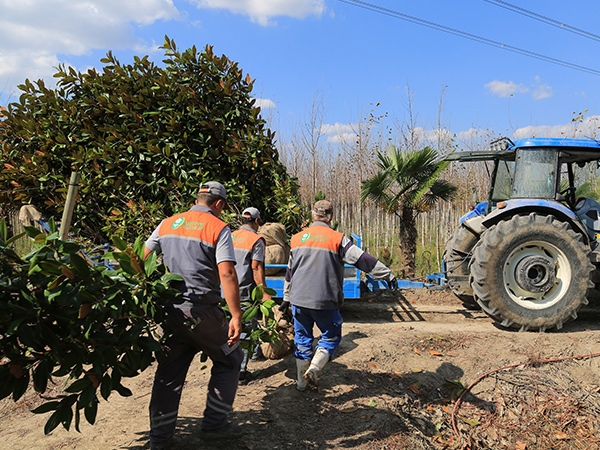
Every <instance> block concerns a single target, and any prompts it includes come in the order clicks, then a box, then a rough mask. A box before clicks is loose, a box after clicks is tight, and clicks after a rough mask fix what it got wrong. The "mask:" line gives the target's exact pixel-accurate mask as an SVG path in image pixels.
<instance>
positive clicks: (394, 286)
mask: <svg viewBox="0 0 600 450" xmlns="http://www.w3.org/2000/svg"><path fill="white" fill-rule="evenodd" d="M387 284H388V289H390V290H392V291H395V290H397V289H398V280H397V279H396V277H394V276H392V277H391V278H390V279H389V280H388V282H387Z"/></svg>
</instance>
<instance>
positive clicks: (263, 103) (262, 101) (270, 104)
mask: <svg viewBox="0 0 600 450" xmlns="http://www.w3.org/2000/svg"><path fill="white" fill-rule="evenodd" d="M254 100H255V103H254V106H259V107H260V109H275V108H277V105H276V104H275V102H274V101H273V100H269V99H268V98H256V99H254Z"/></svg>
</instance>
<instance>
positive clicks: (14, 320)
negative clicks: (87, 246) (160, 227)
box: [0, 220, 180, 433]
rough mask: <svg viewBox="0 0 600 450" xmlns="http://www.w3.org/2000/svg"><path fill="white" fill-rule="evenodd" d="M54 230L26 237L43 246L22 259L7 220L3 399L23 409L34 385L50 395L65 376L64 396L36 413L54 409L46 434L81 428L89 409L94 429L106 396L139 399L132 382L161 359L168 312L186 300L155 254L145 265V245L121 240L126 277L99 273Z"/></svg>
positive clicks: (2, 245)
mask: <svg viewBox="0 0 600 450" xmlns="http://www.w3.org/2000/svg"><path fill="white" fill-rule="evenodd" d="M50 226H51V233H50V234H49V235H45V234H42V233H41V232H40V231H39V230H37V229H36V228H33V227H27V228H26V229H25V234H27V235H28V236H29V237H30V238H31V239H32V240H33V243H34V248H33V250H32V251H31V252H30V253H29V254H27V255H26V256H24V257H21V256H19V255H18V254H17V253H16V252H15V251H14V249H13V248H12V246H13V244H14V242H15V241H16V240H17V239H18V238H19V237H20V236H13V237H11V238H9V236H8V232H7V227H6V222H5V221H4V220H2V221H0V399H1V398H6V397H9V396H12V398H13V399H14V400H15V401H16V400H18V399H19V398H20V397H21V396H22V395H23V394H24V393H25V391H26V390H27V388H28V387H29V386H30V384H32V385H33V388H34V389H35V391H37V392H38V393H39V394H44V393H46V391H47V390H48V387H49V386H48V385H49V383H53V382H54V381H55V379H57V378H63V377H64V378H65V379H66V380H67V382H66V387H65V388H64V391H63V392H61V393H60V394H59V396H58V397H57V398H48V396H45V397H44V398H45V399H46V402H45V403H44V404H42V405H41V406H40V407H38V408H36V409H35V410H34V412H36V413H47V412H50V411H53V413H52V414H51V416H50V417H49V419H48V421H47V423H46V426H45V429H44V431H45V433H49V432H50V431H52V430H53V429H54V428H56V427H57V426H58V425H59V424H62V425H63V426H64V427H65V428H66V429H69V427H70V426H71V423H72V422H73V420H74V423H75V428H76V429H77V430H79V423H80V412H81V411H83V412H84V415H85V418H86V420H87V421H88V422H89V423H92V424H93V423H94V421H95V418H96V412H97V408H98V395H101V396H102V397H103V398H104V399H108V397H109V396H110V395H111V393H112V392H113V391H116V392H118V393H119V394H121V395H123V396H128V395H131V391H130V390H129V389H128V388H127V387H125V386H124V385H123V384H122V380H123V378H127V377H135V376H136V375H139V374H140V373H141V372H142V371H144V370H145V369H146V368H148V366H149V365H150V364H151V363H152V362H153V361H154V360H155V359H156V358H159V357H160V356H161V344H160V339H161V337H159V334H158V330H157V327H158V324H159V323H160V322H161V321H162V320H163V313H162V307H161V305H163V304H164V303H165V302H167V301H169V300H170V299H173V298H174V297H175V296H178V295H179V292H178V291H175V290H173V289H171V288H169V285H168V282H169V280H173V279H179V278H180V277H179V276H177V275H173V274H167V273H166V271H165V267H164V266H163V265H162V264H159V263H158V262H157V259H156V256H155V255H154V254H151V255H150V256H149V257H148V259H147V260H146V261H145V262H144V261H142V258H141V255H142V254H143V253H142V252H143V242H142V241H141V240H140V239H138V240H137V241H136V243H135V245H134V247H133V248H131V247H127V245H126V244H125V243H124V242H123V241H122V240H120V239H115V241H114V243H115V246H116V247H117V248H118V249H119V250H120V251H118V252H114V253H112V254H111V255H107V257H109V258H113V259H114V260H116V261H118V263H119V265H120V267H119V268H118V269H117V270H108V269H107V267H105V266H102V265H100V266H92V265H90V264H89V263H88V261H86V259H85V258H84V257H83V256H82V253H81V249H80V247H79V245H77V244H75V243H73V242H65V241H62V240H60V239H58V233H57V232H56V227H55V226H54V223H53V221H50Z"/></svg>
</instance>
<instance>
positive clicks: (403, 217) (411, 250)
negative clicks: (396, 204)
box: [400, 206, 417, 278]
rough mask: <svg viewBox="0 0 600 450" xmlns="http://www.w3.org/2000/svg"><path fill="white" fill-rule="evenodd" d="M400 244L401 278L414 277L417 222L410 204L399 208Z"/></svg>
mask: <svg viewBox="0 0 600 450" xmlns="http://www.w3.org/2000/svg"><path fill="white" fill-rule="evenodd" d="M400 246H401V248H402V266H401V269H400V270H401V274H400V276H401V277H402V278H414V277H415V272H416V265H415V256H416V253H417V223H416V220H415V214H414V211H413V209H412V208H411V207H410V206H403V207H402V208H401V210H400Z"/></svg>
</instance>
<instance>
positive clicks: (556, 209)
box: [482, 198, 590, 245]
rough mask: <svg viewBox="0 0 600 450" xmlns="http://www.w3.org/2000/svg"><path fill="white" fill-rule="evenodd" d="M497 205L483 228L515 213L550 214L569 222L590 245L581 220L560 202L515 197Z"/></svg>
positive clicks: (484, 220) (484, 222)
mask: <svg viewBox="0 0 600 450" xmlns="http://www.w3.org/2000/svg"><path fill="white" fill-rule="evenodd" d="M498 205H499V206H502V207H498V208H496V209H494V210H493V211H491V212H490V213H489V214H488V215H486V216H485V218H484V219H483V221H482V225H483V226H484V227H485V228H490V227H491V226H492V225H496V224H497V223H498V222H500V221H502V220H508V219H510V218H511V217H513V216H517V215H521V216H525V215H529V214H531V213H537V214H542V215H551V216H554V217H556V218H557V219H558V220H560V221H563V222H567V223H569V225H571V227H572V228H573V229H574V230H575V231H577V232H578V233H580V234H581V235H582V237H583V240H584V242H585V243H586V245H590V239H589V236H588V234H587V231H586V230H585V227H584V226H583V224H582V223H581V220H580V219H579V217H577V214H575V213H574V212H573V211H571V210H570V209H569V208H568V207H566V206H565V205H563V204H562V203H559V202H557V201H553V200H546V199H528V198H515V199H510V200H504V201H502V202H499V203H498Z"/></svg>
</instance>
